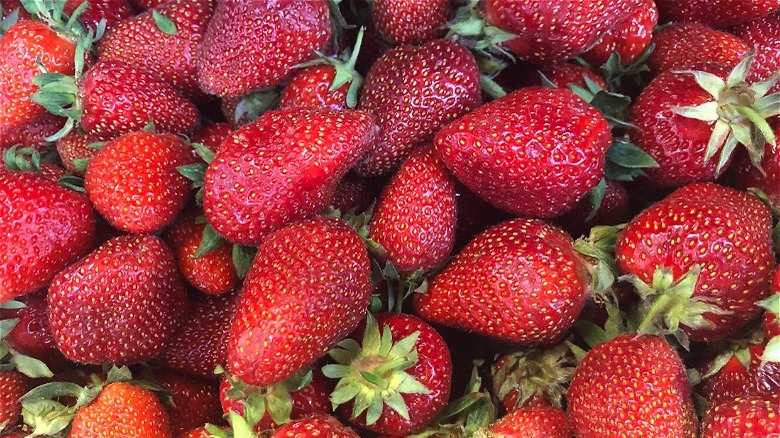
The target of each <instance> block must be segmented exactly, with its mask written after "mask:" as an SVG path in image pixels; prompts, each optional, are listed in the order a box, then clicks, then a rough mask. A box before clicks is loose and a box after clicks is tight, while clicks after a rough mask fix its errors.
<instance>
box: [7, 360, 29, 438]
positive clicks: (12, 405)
mask: <svg viewBox="0 0 780 438" xmlns="http://www.w3.org/2000/svg"><path fill="white" fill-rule="evenodd" d="M30 389H32V382H31V381H30V379H28V378H27V377H26V376H25V375H24V374H22V373H20V372H18V371H13V370H10V371H3V370H0V426H3V427H2V428H0V429H4V428H5V427H8V428H10V427H12V426H15V425H17V424H18V423H19V422H20V421H21V419H22V404H21V403H20V402H19V399H20V398H21V397H22V396H23V395H24V394H26V393H27V391H29V390H30Z"/></svg>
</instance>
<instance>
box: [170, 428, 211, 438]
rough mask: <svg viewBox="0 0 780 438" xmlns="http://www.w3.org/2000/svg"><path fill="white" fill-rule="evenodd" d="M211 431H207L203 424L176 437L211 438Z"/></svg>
mask: <svg viewBox="0 0 780 438" xmlns="http://www.w3.org/2000/svg"><path fill="white" fill-rule="evenodd" d="M212 436H213V435H211V432H209V431H208V430H207V429H206V427H205V426H203V427H198V428H196V429H192V430H189V431H187V432H185V433H183V434H181V435H179V436H177V437H176V438H212Z"/></svg>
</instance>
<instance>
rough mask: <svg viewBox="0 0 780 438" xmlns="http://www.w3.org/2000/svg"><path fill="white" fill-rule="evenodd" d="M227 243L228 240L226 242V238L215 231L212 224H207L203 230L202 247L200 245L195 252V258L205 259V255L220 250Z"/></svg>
mask: <svg viewBox="0 0 780 438" xmlns="http://www.w3.org/2000/svg"><path fill="white" fill-rule="evenodd" d="M226 242H227V240H225V238H224V237H222V236H221V235H220V234H219V233H217V230H215V229H214V227H212V226H211V224H206V226H205V227H204V228H203V238H202V239H201V241H200V245H198V250H197V251H195V254H194V255H193V257H194V258H196V259H197V258H200V257H203V256H204V255H206V254H208V253H210V252H212V251H214V250H215V249H217V248H219V246H220V245H222V244H224V243H226Z"/></svg>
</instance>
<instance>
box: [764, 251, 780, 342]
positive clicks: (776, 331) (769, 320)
mask: <svg viewBox="0 0 780 438" xmlns="http://www.w3.org/2000/svg"><path fill="white" fill-rule="evenodd" d="M769 290H770V293H771V295H770V299H771V298H774V299H775V300H776V299H777V296H780V265H778V266H777V267H775V273H774V275H772V284H771V285H770V286H769ZM771 303H772V301H770V303H766V304H763V305H762V306H763V307H764V308H765V309H766V312H764V318H763V321H762V325H763V328H764V334H765V335H766V338H767V339H772V338H775V337H777V336H780V309H778V308H777V306H774V307H770V304H771ZM774 303H777V301H774Z"/></svg>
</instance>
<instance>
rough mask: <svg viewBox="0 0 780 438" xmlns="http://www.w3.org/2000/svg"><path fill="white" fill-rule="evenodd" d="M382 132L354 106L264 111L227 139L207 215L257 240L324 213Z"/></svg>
mask: <svg viewBox="0 0 780 438" xmlns="http://www.w3.org/2000/svg"><path fill="white" fill-rule="evenodd" d="M377 130H378V128H377V126H376V124H375V123H374V119H373V117H371V116H370V115H368V114H366V113H364V112H361V111H354V110H350V111H332V110H323V109H313V108H294V109H290V110H284V111H271V112H268V113H266V114H264V115H263V116H262V117H261V118H260V119H258V120H257V121H256V122H254V123H252V124H251V125H248V126H245V127H243V128H241V129H239V130H237V131H236V132H235V133H234V134H233V135H232V136H231V137H230V138H228V139H227V140H226V141H225V142H224V143H223V144H222V146H221V148H220V150H219V152H217V154H216V157H215V158H214V160H213V161H212V162H211V164H210V165H209V167H208V169H207V170H206V175H205V183H204V189H205V194H204V197H203V209H204V212H205V213H206V218H208V220H209V223H210V224H211V225H212V226H213V227H214V229H216V231H217V232H219V234H221V235H223V236H224V237H225V238H226V239H228V240H230V241H231V242H233V243H238V244H242V245H259V244H260V243H261V242H262V241H263V238H264V237H265V236H266V235H267V234H268V233H269V232H271V231H273V230H275V229H277V228H279V227H281V226H283V225H284V224H286V223H289V222H292V221H295V220H299V219H303V218H307V217H311V216H314V215H316V214H317V213H319V212H320V211H322V209H323V208H325V207H326V206H327V205H328V203H329V202H330V200H331V198H332V197H333V192H334V190H335V188H336V185H337V184H338V182H339V180H340V179H341V178H342V177H343V176H344V174H346V173H347V171H348V170H349V168H350V167H351V166H352V165H353V164H354V163H355V162H356V161H357V160H358V158H359V157H360V155H361V154H363V153H364V152H365V151H366V150H367V149H368V148H369V147H371V145H372V144H373V142H374V140H375V138H376V134H377Z"/></svg>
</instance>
